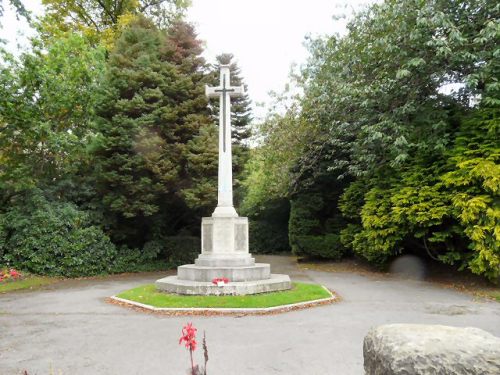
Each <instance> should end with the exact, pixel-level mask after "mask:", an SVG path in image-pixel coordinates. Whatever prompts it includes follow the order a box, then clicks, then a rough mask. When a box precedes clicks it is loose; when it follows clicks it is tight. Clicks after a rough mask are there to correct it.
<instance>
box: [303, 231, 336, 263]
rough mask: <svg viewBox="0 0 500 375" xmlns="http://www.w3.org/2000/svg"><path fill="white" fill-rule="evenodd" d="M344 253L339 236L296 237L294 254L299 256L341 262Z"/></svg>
mask: <svg viewBox="0 0 500 375" xmlns="http://www.w3.org/2000/svg"><path fill="white" fill-rule="evenodd" d="M344 253H345V248H344V247H343V246H342V244H341V242H340V235H338V234H332V233H330V234H325V235H320V236H297V237H295V246H294V254H296V255H297V256H306V257H312V258H325V259H332V260H340V259H341V258H342V256H343V255H344Z"/></svg>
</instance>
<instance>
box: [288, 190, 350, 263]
mask: <svg viewBox="0 0 500 375" xmlns="http://www.w3.org/2000/svg"><path fill="white" fill-rule="evenodd" d="M324 210H325V198H324V197H323V196H321V194H319V193H313V192H309V193H302V194H299V195H297V196H295V197H294V199H293V200H292V201H291V207H290V221H289V239H290V246H291V248H292V252H293V253H294V254H295V255H297V256H301V257H311V258H323V259H332V260H339V259H341V258H342V256H343V255H344V254H345V252H346V248H345V247H344V246H343V245H342V243H341V241H340V230H339V227H338V226H337V225H335V224H332V219H331V217H329V216H328V215H327V216H325V215H324Z"/></svg>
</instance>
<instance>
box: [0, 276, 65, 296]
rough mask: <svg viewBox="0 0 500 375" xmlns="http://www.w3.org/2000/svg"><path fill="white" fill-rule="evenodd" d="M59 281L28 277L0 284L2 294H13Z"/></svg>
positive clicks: (43, 277) (45, 277) (51, 278)
mask: <svg viewBox="0 0 500 375" xmlns="http://www.w3.org/2000/svg"><path fill="white" fill-rule="evenodd" d="M57 281H59V279H57V278H55V277H48V276H28V277H26V278H24V279H21V280H16V281H9V282H5V281H3V282H1V283H0V293H7V292H13V291H16V290H23V289H37V288H39V287H41V286H44V285H49V284H53V283H55V282H57Z"/></svg>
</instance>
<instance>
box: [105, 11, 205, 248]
mask: <svg viewBox="0 0 500 375" xmlns="http://www.w3.org/2000/svg"><path fill="white" fill-rule="evenodd" d="M179 28H184V29H186V27H185V25H184V26H182V27H181V26H180V24H174V25H173V28H172V29H171V30H168V31H167V32H160V31H159V30H157V28H156V27H155V26H154V25H153V24H152V22H151V21H149V20H147V19H145V18H142V17H140V18H138V19H137V20H136V21H134V23H133V24H131V26H130V27H128V28H127V29H126V30H125V31H124V32H123V33H122V35H121V37H120V38H119V39H118V41H117V43H116V46H115V49H114V50H113V51H112V52H111V54H110V56H109V63H108V65H109V66H108V74H107V78H106V85H105V86H107V89H106V92H104V93H103V97H102V101H101V105H100V108H99V113H100V116H101V122H100V124H99V130H100V132H101V134H102V138H101V142H100V145H99V146H98V147H97V150H96V172H97V175H98V179H99V181H100V183H99V187H100V189H101V194H102V203H103V204H104V206H105V207H106V211H109V212H110V213H111V215H108V217H109V216H111V217H110V219H111V227H112V230H113V232H112V234H113V236H114V239H115V240H118V241H124V242H126V243H128V244H133V245H141V244H142V243H144V241H147V240H149V239H151V237H154V236H155V233H157V232H162V233H163V234H174V232H175V230H176V227H177V226H179V225H181V224H180V223H182V222H183V218H184V217H185V216H186V215H187V214H189V213H186V210H187V208H186V205H185V203H184V201H183V199H182V197H183V194H182V191H183V189H187V188H189V187H190V186H191V184H192V183H193V182H192V180H191V179H190V177H189V174H188V172H187V165H188V161H187V155H188V151H189V150H188V143H189V142H190V141H192V140H193V139H194V138H195V136H197V135H198V134H199V132H200V129H201V128H203V127H204V126H207V124H209V117H208V112H207V109H206V108H207V107H206V105H207V102H206V99H205V97H204V92H203V90H204V88H203V82H202V81H201V79H202V78H203V76H202V75H201V74H198V71H199V70H201V69H202V67H203V64H204V61H203V60H202V59H201V58H200V57H199V53H200V52H201V48H199V42H197V41H191V42H190V43H187V42H186V40H185V39H182V38H180V37H177V36H178V35H179V33H178V32H177V31H178V30H179ZM193 35H194V33H191V36H193ZM185 42H186V43H187V44H186V43H185ZM179 45H189V46H190V47H189V48H186V50H185V51H184V52H181V53H180V54H179ZM192 72H194V74H191V73H192ZM158 223H162V224H160V226H161V228H162V229H158V225H159V224H158ZM113 226H114V228H113Z"/></svg>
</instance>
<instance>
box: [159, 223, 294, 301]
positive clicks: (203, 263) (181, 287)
mask: <svg viewBox="0 0 500 375" xmlns="http://www.w3.org/2000/svg"><path fill="white" fill-rule="evenodd" d="M201 233H202V236H201V254H200V255H199V256H198V258H197V259H196V260H195V264H185V265H183V266H180V267H178V268H177V276H170V277H166V278H164V279H161V280H158V281H157V282H156V286H157V287H158V289H160V290H163V291H166V292H170V293H177V294H201V295H220V294H231V295H244V294H255V293H264V292H275V291H279V290H286V289H290V288H291V287H292V283H291V281H290V277H289V276H288V275H278V274H274V275H273V274H271V266H270V265H269V264H264V263H255V259H254V258H252V256H251V254H250V253H249V252H248V218H246V217H239V216H212V217H204V218H203V219H202V224H201ZM222 277H225V278H227V279H229V280H230V283H229V284H227V285H225V286H224V287H218V286H216V285H214V284H213V283H212V280H213V279H215V278H222Z"/></svg>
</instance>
